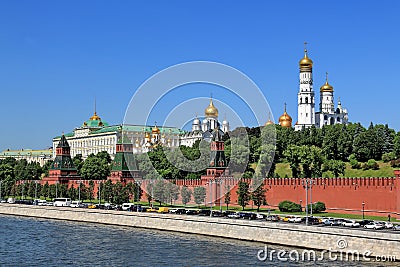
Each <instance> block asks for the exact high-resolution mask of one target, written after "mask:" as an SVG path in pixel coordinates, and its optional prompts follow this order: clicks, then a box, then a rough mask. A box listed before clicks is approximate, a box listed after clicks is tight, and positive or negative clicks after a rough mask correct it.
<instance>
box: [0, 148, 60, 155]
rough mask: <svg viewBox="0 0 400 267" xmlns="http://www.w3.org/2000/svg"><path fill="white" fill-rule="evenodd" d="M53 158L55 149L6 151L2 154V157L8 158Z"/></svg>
mask: <svg viewBox="0 0 400 267" xmlns="http://www.w3.org/2000/svg"><path fill="white" fill-rule="evenodd" d="M41 155H44V156H53V149H51V148H49V149H39V150H33V149H21V150H10V149H7V150H4V151H2V152H1V153H0V156H6V157H18V156H41Z"/></svg>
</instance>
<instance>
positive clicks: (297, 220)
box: [288, 217, 301, 223]
mask: <svg viewBox="0 0 400 267" xmlns="http://www.w3.org/2000/svg"><path fill="white" fill-rule="evenodd" d="M288 222H291V223H301V217H293V218H290V219H289V220H288Z"/></svg>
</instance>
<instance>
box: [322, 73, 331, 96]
mask: <svg viewBox="0 0 400 267" xmlns="http://www.w3.org/2000/svg"><path fill="white" fill-rule="evenodd" d="M320 92H333V86H332V85H330V84H329V83H328V72H326V77H325V84H324V85H322V86H321V88H320Z"/></svg>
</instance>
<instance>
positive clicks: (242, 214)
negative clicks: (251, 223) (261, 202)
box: [239, 212, 257, 220]
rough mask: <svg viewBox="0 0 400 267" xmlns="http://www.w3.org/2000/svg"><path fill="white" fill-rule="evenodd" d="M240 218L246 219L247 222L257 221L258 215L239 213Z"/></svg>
mask: <svg viewBox="0 0 400 267" xmlns="http://www.w3.org/2000/svg"><path fill="white" fill-rule="evenodd" d="M239 216H240V218H241V219H246V220H255V219H257V214H255V213H251V212H239Z"/></svg>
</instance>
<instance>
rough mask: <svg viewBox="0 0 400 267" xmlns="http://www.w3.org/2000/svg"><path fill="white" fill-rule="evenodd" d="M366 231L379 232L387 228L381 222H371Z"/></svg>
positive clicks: (365, 226) (366, 226)
mask: <svg viewBox="0 0 400 267" xmlns="http://www.w3.org/2000/svg"><path fill="white" fill-rule="evenodd" d="M364 228H365V229H374V230H379V229H384V228H385V226H384V225H383V224H381V223H379V222H370V223H368V224H366V225H364Z"/></svg>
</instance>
